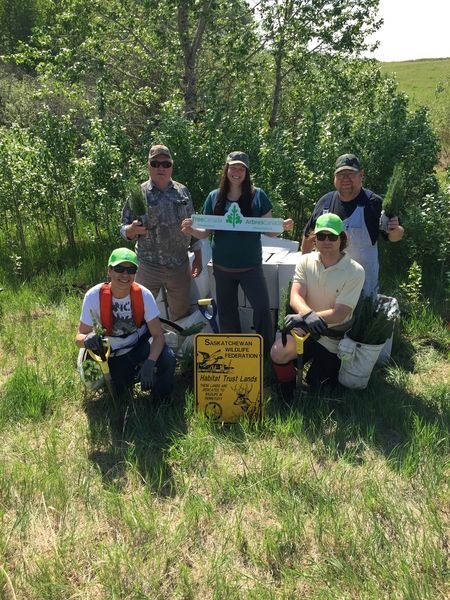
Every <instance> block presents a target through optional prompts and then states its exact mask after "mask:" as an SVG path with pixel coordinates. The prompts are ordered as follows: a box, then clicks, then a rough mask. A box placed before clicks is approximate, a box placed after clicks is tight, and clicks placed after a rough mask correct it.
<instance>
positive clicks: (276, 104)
mask: <svg viewBox="0 0 450 600" xmlns="http://www.w3.org/2000/svg"><path fill="white" fill-rule="evenodd" d="M283 51H284V44H283V43H282V42H281V43H280V44H279V47H278V49H277V53H276V55H275V84H274V87H273V94H272V110H271V113H270V119H269V128H270V129H273V128H274V127H275V126H276V124H277V121H278V111H279V109H280V104H281V83H282V80H283V77H282V74H281V69H282V65H283Z"/></svg>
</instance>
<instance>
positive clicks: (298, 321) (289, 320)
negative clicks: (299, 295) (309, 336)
mask: <svg viewBox="0 0 450 600" xmlns="http://www.w3.org/2000/svg"><path fill="white" fill-rule="evenodd" d="M284 325H285V327H286V329H287V330H288V331H290V330H291V329H294V328H296V327H305V320H304V318H303V317H302V316H301V315H286V316H285V317H284Z"/></svg>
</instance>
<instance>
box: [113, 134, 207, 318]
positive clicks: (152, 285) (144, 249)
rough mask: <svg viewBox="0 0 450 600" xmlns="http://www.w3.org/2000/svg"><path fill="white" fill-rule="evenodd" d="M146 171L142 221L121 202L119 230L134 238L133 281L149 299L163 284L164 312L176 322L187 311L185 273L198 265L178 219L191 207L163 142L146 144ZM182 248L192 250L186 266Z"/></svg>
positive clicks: (196, 247) (194, 272)
mask: <svg viewBox="0 0 450 600" xmlns="http://www.w3.org/2000/svg"><path fill="white" fill-rule="evenodd" d="M148 170H149V179H148V180H147V181H145V182H144V183H142V184H141V190H142V194H143V196H144V198H145V199H146V201H147V213H148V222H147V221H146V222H145V225H144V224H143V223H142V221H141V220H140V219H138V218H136V215H133V213H132V211H131V208H130V205H129V203H128V202H126V203H125V205H124V207H123V209H122V227H121V228H120V233H121V235H122V237H123V238H125V239H126V240H128V241H130V240H136V253H137V255H138V260H139V268H138V271H137V274H136V282H137V283H140V284H141V285H143V286H144V287H146V288H148V289H149V290H150V291H151V292H152V294H153V295H154V296H155V298H156V297H157V296H158V294H159V291H160V289H161V288H164V290H165V291H166V294H167V302H168V305H169V312H170V317H171V319H172V320H174V321H176V320H178V319H181V318H182V317H184V316H186V315H187V314H188V312H189V288H190V283H191V278H192V277H197V276H198V275H199V274H200V272H201V270H202V251H201V242H200V240H197V239H195V238H193V237H191V236H190V235H187V234H185V233H182V232H181V222H182V221H183V219H186V218H188V217H190V216H191V215H192V214H193V212H194V207H193V204H192V199H191V195H190V193H189V190H188V189H187V187H186V186H184V185H182V184H181V183H178V182H177V181H173V179H172V172H173V160H172V156H171V154H170V151H169V149H168V148H167V146H163V145H160V144H158V145H155V146H152V147H151V148H150V152H149V155H148ZM147 225H148V226H147ZM188 250H190V251H192V252H194V262H193V264H192V269H190V267H189V260H188Z"/></svg>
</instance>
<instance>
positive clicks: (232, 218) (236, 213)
mask: <svg viewBox="0 0 450 600" xmlns="http://www.w3.org/2000/svg"><path fill="white" fill-rule="evenodd" d="M226 217H227V219H226V221H227V223H231V225H233V227H235V226H236V225H240V224H241V223H242V218H241V211H240V209H239V205H238V204H236V203H235V202H233V205H232V206H231V208H230V210H229V211H228V212H227V215H226Z"/></svg>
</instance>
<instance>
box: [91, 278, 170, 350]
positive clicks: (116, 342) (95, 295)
mask: <svg viewBox="0 0 450 600" xmlns="http://www.w3.org/2000/svg"><path fill="white" fill-rule="evenodd" d="M102 285H103V284H102V283H99V284H97V285H95V286H94V287H92V288H91V289H90V290H88V291H87V292H86V295H85V297H84V300H83V306H82V308H81V317H80V321H81V322H82V323H84V324H85V325H88V326H89V327H94V326H95V325H96V324H100V288H101V287H102ZM137 285H139V284H137ZM139 287H140V288H141V290H142V298H143V300H144V319H145V323H144V324H143V325H141V326H140V327H139V328H137V327H136V325H135V323H134V321H133V313H132V310H131V298H130V295H129V294H128V296H125V297H124V298H116V297H115V296H113V297H112V312H113V328H112V334H111V335H110V336H108V339H109V343H110V344H111V352H114V354H115V355H116V356H120V355H121V354H125V353H126V352H129V351H130V350H131V348H132V347H133V346H135V345H136V343H137V342H138V340H139V338H140V337H142V336H143V335H144V334H145V333H146V332H147V331H148V327H147V321H151V320H152V319H154V318H155V317H159V314H160V313H159V309H158V306H157V304H156V302H155V298H154V297H153V294H152V293H151V292H150V290H148V289H147V288H145V287H143V286H142V285H139Z"/></svg>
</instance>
